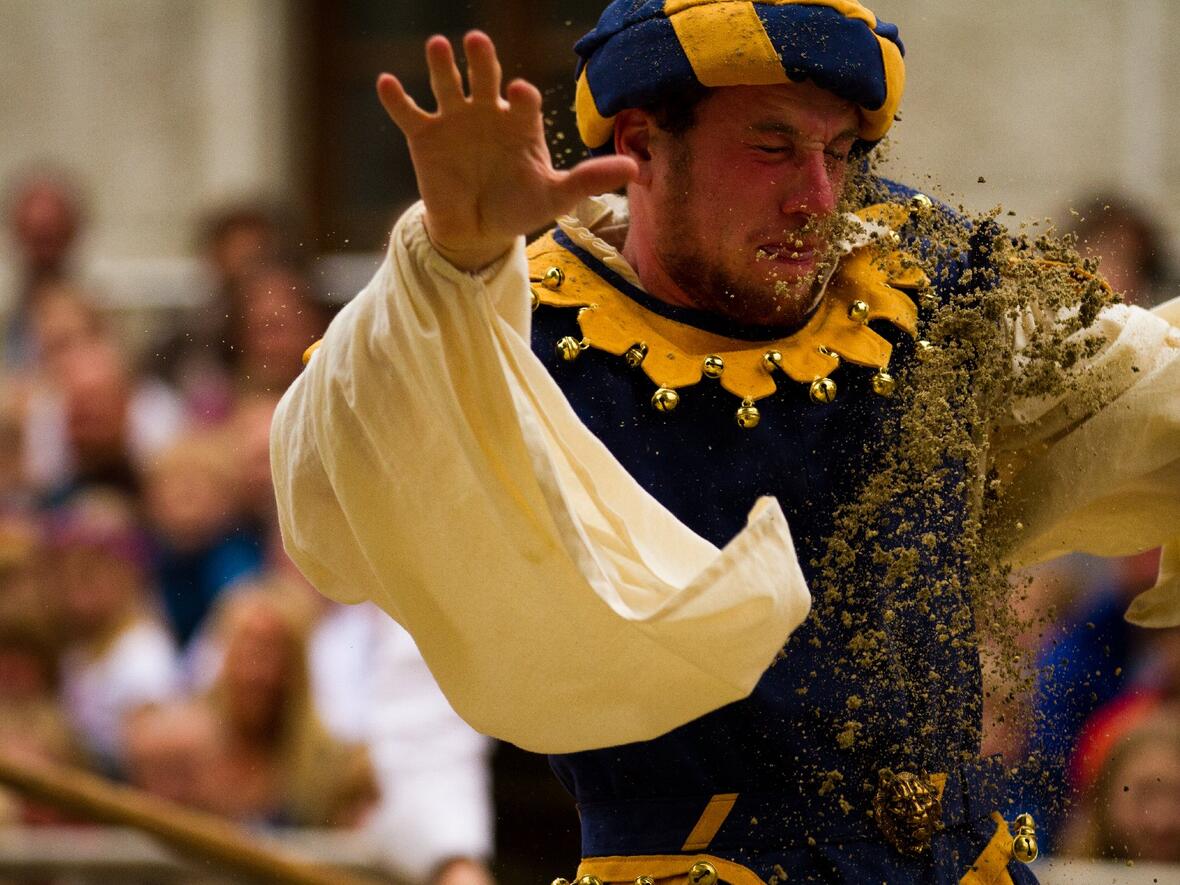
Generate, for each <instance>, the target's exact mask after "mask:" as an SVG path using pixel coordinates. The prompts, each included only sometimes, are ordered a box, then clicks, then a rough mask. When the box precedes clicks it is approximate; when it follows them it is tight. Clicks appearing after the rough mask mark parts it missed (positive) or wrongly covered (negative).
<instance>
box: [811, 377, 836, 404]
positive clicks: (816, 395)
mask: <svg viewBox="0 0 1180 885" xmlns="http://www.w3.org/2000/svg"><path fill="white" fill-rule="evenodd" d="M809 392H810V393H811V401H812V402H813V403H819V404H820V405H827V404H828V403H830V402H833V401H834V400H835V399H836V382H835V381H833V380H832V379H831V378H816V379H815V380H814V381H812V382H811V390H810V391H809Z"/></svg>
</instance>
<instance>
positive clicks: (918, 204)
mask: <svg viewBox="0 0 1180 885" xmlns="http://www.w3.org/2000/svg"><path fill="white" fill-rule="evenodd" d="M910 206H912V207H913V208H914V209H915V210H916V211H918V212H925V211H926V210H927V209H931V208H933V207H934V201H933V200H932V199H930V198H929V197H928V196H926V195H925V194H914V195H913V196H912V197H910Z"/></svg>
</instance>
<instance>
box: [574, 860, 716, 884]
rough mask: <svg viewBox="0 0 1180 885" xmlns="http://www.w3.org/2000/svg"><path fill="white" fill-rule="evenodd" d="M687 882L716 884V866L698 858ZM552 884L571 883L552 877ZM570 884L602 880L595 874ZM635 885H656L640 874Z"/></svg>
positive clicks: (651, 879) (689, 870)
mask: <svg viewBox="0 0 1180 885" xmlns="http://www.w3.org/2000/svg"><path fill="white" fill-rule="evenodd" d="M688 882H689V885H717V868H716V867H715V866H713V865H712V864H711V863H709V862H708V861H707V860H698V861H697V862H696V863H694V864H693V865H692V866H691V867H689V869H688ZM553 885H571V883H570V881H569V879H554V880H553ZM572 885H602V880H601V879H599V878H598V877H597V876H582V877H581V878H580V879H577V880H576V881H575V882H573V883H572ZM635 885H656V880H655V879H653V878H652V877H651V876H640V877H638V878H637V879H636V880H635Z"/></svg>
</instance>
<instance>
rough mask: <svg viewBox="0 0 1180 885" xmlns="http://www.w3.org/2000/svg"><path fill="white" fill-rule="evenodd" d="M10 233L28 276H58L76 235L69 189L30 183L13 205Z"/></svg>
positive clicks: (42, 181)
mask: <svg viewBox="0 0 1180 885" xmlns="http://www.w3.org/2000/svg"><path fill="white" fill-rule="evenodd" d="M11 211H12V216H11V223H12V232H13V236H14V238H15V240H16V245H17V248H18V249H19V251H20V254H21V260H22V263H23V264H24V266H25V268H26V272H27V273H28V274H29V275H30V276H41V275H45V274H51V273H60V272H61V271H62V270H63V269H64V267H65V264H66V262H67V261H68V259H69V255H70V250H71V248H72V246H73V244H74V239H75V236H76V235H77V233H78V226H79V221H80V210H79V207H78V205H77V202H76V200H75V198H74V196H73V194H71V193H70V191H69V190H68V188H66V187H64V186H62V185H60V184H58V183H57V182H54V181H52V180H49V179H39V180H35V181H31V182H29V183H28V184H26V185H25V187H24V188H23V189H22V190H21V191H20V193H18V194H17V195H16V197H15V199H14V200H13V203H12V210H11Z"/></svg>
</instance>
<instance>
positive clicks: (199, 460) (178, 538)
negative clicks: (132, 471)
mask: <svg viewBox="0 0 1180 885" xmlns="http://www.w3.org/2000/svg"><path fill="white" fill-rule="evenodd" d="M228 445H229V442H228V440H220V441H219V440H216V439H213V438H210V439H207V440H200V441H197V440H192V439H190V440H187V441H182V442H181V443H180V444H179V446H178V447H177V448H176V449H174V450H172V451H170V452H166V453H165V454H164V455H163V457H162V458H161V460H160V461H159V462H158V463H156V464H155V465H153V466H152V467H151V468H150V469H149V470H148V472H147V475H146V477H145V480H146V482H145V486H144V498H145V504H146V508H147V513H148V516H149V518H150V519H151V522H152V525H153V526H154V528H155V529H156V531H157V532H158V533H159V534H160V535H161V536H163V537H164V538H165V539H166V540H167V542H168V543H169V544H170V545H171V546H172V547H173V548H175V549H177V550H181V551H186V550H197V549H200V548H202V547H205V546H207V545H209V544H212V543H214V542H216V541H218V540H220V538H221V537H222V535H223V534H224V532H225V530H226V527H227V526H228V525H229V524H230V522H231V521H232V520H233V518H234V517H235V516H236V514H237V512H238V507H237V496H236V494H235V492H234V488H233V483H234V479H235V477H234V475H233V471H232V468H231V466H230V464H229V460H228V459H229V457H230V452H229V451H228ZM218 446H224V447H226V448H225V449H223V450H222V449H219V448H218Z"/></svg>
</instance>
